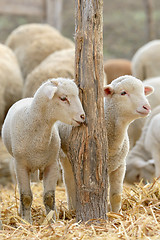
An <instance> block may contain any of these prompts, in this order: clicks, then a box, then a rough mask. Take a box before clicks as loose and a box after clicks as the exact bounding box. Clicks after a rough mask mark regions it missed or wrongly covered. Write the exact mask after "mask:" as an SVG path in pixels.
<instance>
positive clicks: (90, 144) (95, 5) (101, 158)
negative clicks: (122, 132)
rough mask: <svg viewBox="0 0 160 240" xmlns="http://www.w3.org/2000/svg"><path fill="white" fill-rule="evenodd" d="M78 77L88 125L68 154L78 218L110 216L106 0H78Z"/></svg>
mask: <svg viewBox="0 0 160 240" xmlns="http://www.w3.org/2000/svg"><path fill="white" fill-rule="evenodd" d="M75 6H76V26H75V42H76V59H75V80H76V82H77V83H78V85H79V88H80V96H81V99H82V104H83V107H84V110H85V113H86V125H85V126H81V127H77V128H75V129H73V131H72V134H71V137H70V139H69V143H70V144H69V149H68V157H69V159H70V161H71V164H72V167H73V171H74V175H75V181H76V197H77V199H76V200H77V207H76V219H77V221H80V220H81V221H87V220H89V219H93V218H96V219H98V218H104V219H105V218H106V212H107V132H106V128H105V124H104V103H103V96H104V94H103V19H102V11H103V0H83V1H81V0H75Z"/></svg>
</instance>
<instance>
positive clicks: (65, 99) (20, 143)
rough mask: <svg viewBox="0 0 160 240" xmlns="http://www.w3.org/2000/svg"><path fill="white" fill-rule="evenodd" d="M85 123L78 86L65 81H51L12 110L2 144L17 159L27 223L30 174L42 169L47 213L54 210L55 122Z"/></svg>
mask: <svg viewBox="0 0 160 240" xmlns="http://www.w3.org/2000/svg"><path fill="white" fill-rule="evenodd" d="M84 119H85V114H84V111H83V108H82V105H81V102H80V100H79V97H78V88H77V86H76V84H75V83H74V82H73V81H72V80H69V79H63V78H59V79H51V80H48V81H47V82H45V83H43V84H42V85H41V86H40V88H38V90H37V91H36V93H35V95H34V97H33V98H25V99H22V100H20V101H18V102H17V103H15V104H14V105H13V106H12V107H11V108H10V110H9V112H8V114H7V116H6V119H5V121H4V124H3V128H2V140H3V142H4V144H5V146H6V148H7V150H8V152H9V153H10V154H11V155H12V156H13V157H14V164H15V169H16V176H17V181H18V187H19V192H20V213H21V216H22V218H24V219H25V220H27V221H28V222H31V213H30V208H31V204H32V192H31V188H30V173H31V172H35V171H37V170H38V169H39V171H40V178H43V185H44V196H43V201H44V205H45V208H46V213H48V212H49V211H50V210H53V209H54V205H55V187H56V183H57V173H58V165H57V160H58V157H59V148H60V138H59V135H58V132H57V130H56V128H55V126H54V124H55V122H56V121H57V120H60V121H63V122H64V123H66V124H71V125H74V126H79V125H80V124H81V123H83V122H84Z"/></svg>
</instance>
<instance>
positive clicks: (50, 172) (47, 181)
mask: <svg viewBox="0 0 160 240" xmlns="http://www.w3.org/2000/svg"><path fill="white" fill-rule="evenodd" d="M57 179H58V164H57V162H54V163H53V164H52V165H50V166H48V167H47V168H46V169H45V170H44V172H43V185H44V195H43V202H44V205H45V208H46V214H48V213H49V212H50V211H51V210H54V209H55V189H56V185H57Z"/></svg>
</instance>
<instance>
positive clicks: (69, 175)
mask: <svg viewBox="0 0 160 240" xmlns="http://www.w3.org/2000/svg"><path fill="white" fill-rule="evenodd" d="M152 92H153V88H152V87H150V86H144V85H143V83H142V81H140V80H138V79H136V78H134V77H132V76H127V75H126V76H122V77H119V78H117V79H116V80H114V81H112V83H111V84H109V85H107V86H105V87H104V95H105V103H104V108H105V121H106V126H107V134H108V175H109V186H110V194H109V195H110V204H111V211H113V212H118V211H119V210H120V208H121V194H122V188H123V179H124V175H125V169H126V162H125V158H126V155H127V153H128V150H129V140H128V134H127V129H128V126H129V124H130V123H131V122H132V121H133V120H135V119H137V118H141V117H146V116H147V115H148V114H149V112H150V105H149V103H148V100H147V98H146V96H148V95H149V94H151V93H152ZM56 125H57V127H58V131H59V134H60V138H61V147H62V150H63V154H61V157H60V160H61V164H62V167H63V171H64V173H63V174H64V181H65V185H66V190H67V202H68V207H69V209H76V189H75V180H74V175H73V172H72V167H71V164H70V162H69V160H68V158H67V146H68V137H69V134H70V131H71V126H65V125H64V124H62V123H58V122H57V123H56ZM61 153H62V152H61Z"/></svg>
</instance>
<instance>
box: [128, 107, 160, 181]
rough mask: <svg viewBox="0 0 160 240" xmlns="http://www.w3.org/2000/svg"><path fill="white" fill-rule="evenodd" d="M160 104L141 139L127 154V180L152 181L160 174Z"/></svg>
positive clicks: (146, 124)
mask: <svg viewBox="0 0 160 240" xmlns="http://www.w3.org/2000/svg"><path fill="white" fill-rule="evenodd" d="M159 146H160V106H157V107H156V108H154V109H153V111H152V112H151V114H150V116H149V117H148V118H147V120H146V122H145V125H144V127H143V130H142V134H141V137H140V139H139V140H138V141H137V142H136V145H135V146H134V147H133V148H132V149H131V151H130V152H129V154H128V156H127V170H126V176H125V180H126V181H127V182H129V183H134V182H139V181H140V180H142V179H143V181H144V182H147V181H149V182H152V181H153V178H154V177H155V176H157V177H159V176H160V147H159Z"/></svg>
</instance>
